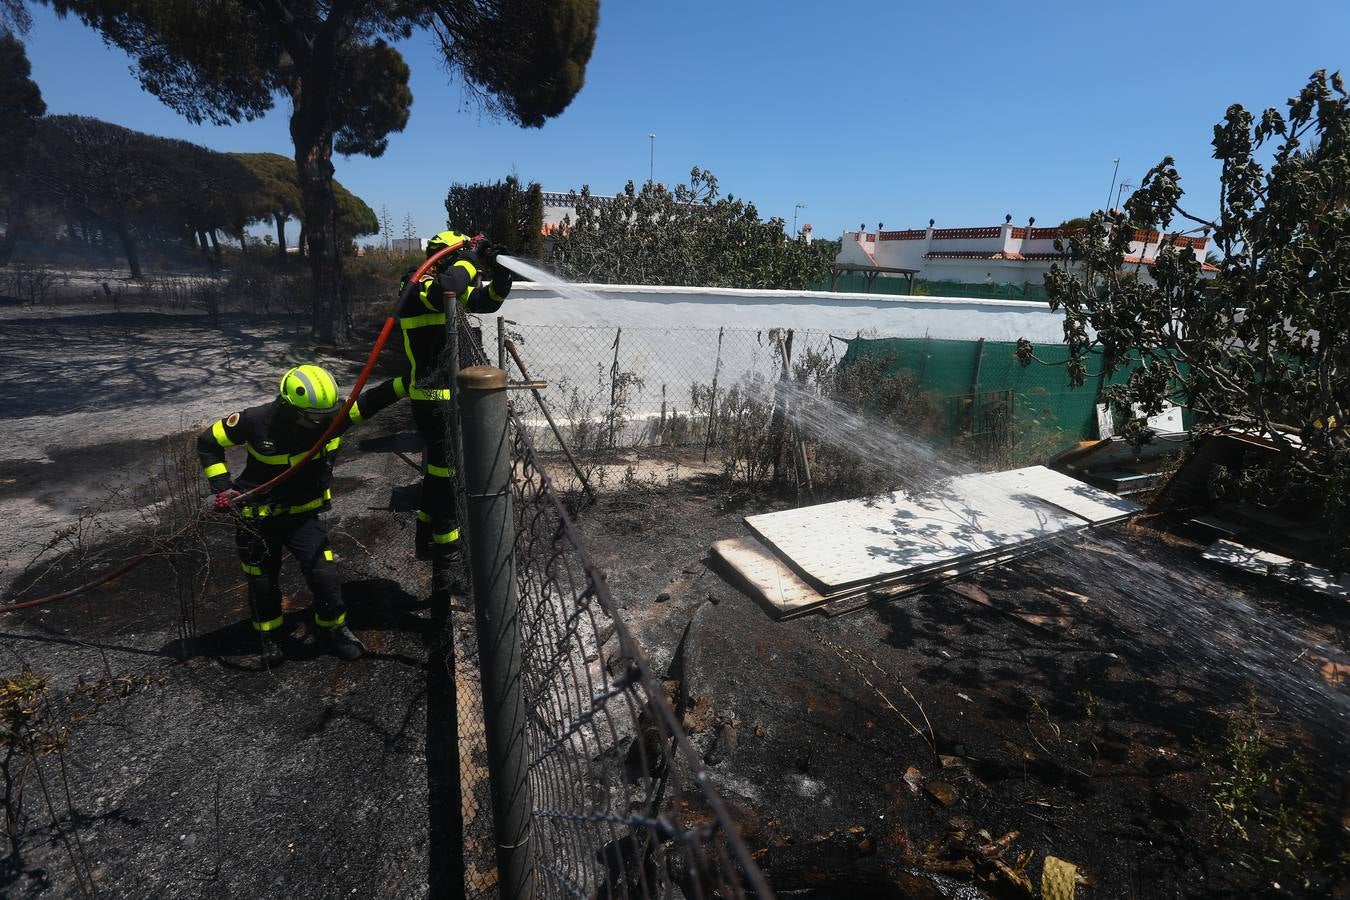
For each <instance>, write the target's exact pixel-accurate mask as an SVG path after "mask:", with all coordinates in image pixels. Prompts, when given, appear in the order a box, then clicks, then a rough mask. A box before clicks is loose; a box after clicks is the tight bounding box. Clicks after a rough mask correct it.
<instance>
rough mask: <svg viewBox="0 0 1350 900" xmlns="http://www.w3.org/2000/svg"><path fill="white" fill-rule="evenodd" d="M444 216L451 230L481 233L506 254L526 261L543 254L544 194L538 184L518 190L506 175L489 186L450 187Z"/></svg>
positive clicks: (511, 177) (457, 185) (514, 180)
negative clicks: (503, 248) (524, 258)
mask: <svg viewBox="0 0 1350 900" xmlns="http://www.w3.org/2000/svg"><path fill="white" fill-rule="evenodd" d="M445 213H446V217H447V220H446V221H447V223H448V224H449V226H450V227H451V228H453V229H455V230H456V231H459V232H461V233H463V234H476V233H479V232H482V233H483V234H486V235H487V236H488V237H490V238H491V239H492V240H493V241H494V242H496V243H498V244H501V245H502V246H503V247H505V248H506V251H507V252H508V253H511V254H514V255H517V256H524V257H528V258H530V259H538V258H539V257H541V256H542V255H543V253H544V192H543V189H541V188H540V187H539V183H538V182H531V183H530V184H529V185H528V186H527V187H521V184H520V181H519V180H518V179H517V178H516V176H514V175H508V176H506V180H505V181H498V182H495V183H493V184H452V185H450V190H449V192H448V193H447V194H446V196H445Z"/></svg>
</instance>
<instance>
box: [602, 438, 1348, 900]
mask: <svg viewBox="0 0 1350 900" xmlns="http://www.w3.org/2000/svg"><path fill="white" fill-rule="evenodd" d="M648 467H649V468H651V464H650V463H649V464H648ZM629 487H630V494H629V495H628V496H625V495H624V494H615V495H612V496H609V497H606V498H604V499H602V500H601V502H600V503H599V505H598V507H597V508H595V509H593V510H591V511H589V512H588V513H587V514H586V515H585V518H584V520H583V526H584V528H585V530H586V533H587V536H588V537H589V538H590V539H591V540H592V542H593V543H594V545H595V546H596V548H597V554H598V556H599V558H600V562H601V564H602V565H603V566H605V567H606V568H607V570H608V571H609V575H610V583H611V585H612V586H613V588H614V592H615V596H616V599H619V600H620V602H621V603H623V604H625V605H626V613H625V614H626V615H627V616H628V619H629V622H630V624H631V625H632V626H633V627H634V628H635V629H636V631H637V633H638V635H639V638H640V640H642V641H643V642H644V643H645V644H647V645H648V646H649V647H650V648H652V653H653V656H654V657H655V659H656V661H657V662H658V663H664V664H666V665H667V666H668V670H667V673H666V674H667V675H669V676H671V677H675V678H679V679H681V681H682V690H683V693H682V696H683V698H684V716H685V722H686V726H687V727H688V728H689V730H690V731H691V733H692V736H693V738H694V740H695V742H696V744H698V746H699V747H700V748H701V750H702V751H703V752H704V754H705V761H707V762H708V763H709V764H710V766H711V771H712V773H713V778H714V780H715V782H716V783H717V785H718V787H719V789H720V790H721V792H722V794H723V796H724V798H725V799H727V800H728V801H730V803H731V804H732V806H733V808H735V809H737V810H738V811H739V814H740V816H741V824H742V828H743V832H744V833H745V836H746V838H747V841H748V842H749V843H750V845H751V847H752V849H756V850H757V855H758V858H759V859H760V862H761V864H762V865H763V866H764V868H765V870H766V873H767V874H768V876H769V878H770V880H771V881H773V882H774V884H775V887H776V888H777V889H779V890H782V891H785V892H787V891H796V890H801V891H804V892H806V893H810V894H814V895H819V896H841V895H845V894H853V893H861V894H863V895H869V896H913V895H923V891H925V890H928V888H924V887H916V885H915V883H914V881H913V879H912V877H911V876H912V875H913V874H915V873H919V874H926V873H941V874H942V875H944V876H947V877H956V878H958V879H960V880H962V881H964V882H969V883H974V884H976V885H978V886H980V887H981V888H982V889H984V890H986V891H990V892H993V893H995V894H1004V895H1008V896H1025V893H1024V892H1023V890H1022V888H1020V887H1019V886H1018V884H1019V879H1018V873H1022V874H1025V876H1026V877H1027V878H1028V879H1029V883H1030V884H1033V885H1035V886H1036V887H1039V885H1040V876H1041V872H1042V867H1043V864H1044V863H1043V861H1044V858H1045V857H1046V856H1047V855H1050V856H1056V857H1059V858H1062V859H1066V860H1068V861H1069V862H1072V863H1074V864H1075V865H1077V866H1078V867H1080V870H1081V873H1082V874H1083V875H1084V876H1085V877H1086V878H1087V879H1088V882H1087V884H1086V885H1085V886H1084V887H1083V888H1082V890H1083V892H1085V895H1088V896H1103V897H1152V896H1166V897H1171V896H1250V895H1253V894H1262V893H1268V894H1272V895H1287V896H1302V895H1306V894H1307V893H1310V892H1312V893H1320V892H1322V891H1332V890H1337V891H1340V892H1341V894H1344V892H1345V891H1346V881H1345V874H1346V873H1345V870H1344V867H1343V864H1342V867H1341V868H1340V869H1336V868H1335V860H1336V857H1337V856H1338V854H1340V853H1343V852H1344V851H1345V850H1346V848H1347V847H1350V840H1348V837H1350V831H1347V829H1348V828H1350V817H1347V816H1348V815H1350V804H1347V797H1348V796H1350V794H1348V793H1347V790H1348V789H1350V783H1348V782H1347V774H1346V768H1345V764H1344V753H1345V747H1346V745H1347V743H1346V742H1347V737H1350V685H1348V684H1347V683H1346V679H1345V675H1346V674H1350V667H1347V665H1346V664H1347V663H1350V653H1348V652H1347V648H1348V647H1350V640H1348V638H1350V633H1348V632H1347V625H1350V615H1348V614H1347V612H1350V611H1346V610H1337V609H1332V608H1328V606H1327V604H1326V603H1325V602H1324V601H1322V600H1319V599H1318V598H1316V597H1313V596H1303V595H1300V594H1293V593H1288V592H1285V591H1283V590H1282V589H1280V588H1278V587H1275V586H1273V585H1270V584H1266V583H1264V582H1262V581H1259V580H1243V579H1235V578H1233V577H1230V576H1228V575H1226V574H1224V573H1223V572H1221V571H1219V570H1218V569H1215V568H1212V567H1211V566H1210V565H1209V564H1207V563H1204V562H1203V561H1201V560H1200V559H1199V553H1200V548H1199V547H1198V546H1196V545H1192V544H1190V543H1189V542H1187V541H1185V540H1183V539H1180V538H1177V537H1175V536H1173V535H1171V534H1169V533H1166V532H1163V531H1159V530H1155V529H1154V528H1153V527H1150V526H1137V525H1134V526H1125V527H1116V528H1113V529H1110V530H1107V531H1103V532H1098V533H1093V534H1088V535H1083V536H1079V537H1075V538H1072V539H1070V540H1068V541H1065V542H1062V543H1061V544H1058V545H1056V546H1053V547H1052V548H1050V549H1049V550H1047V551H1044V552H1042V553H1040V554H1037V555H1036V556H1033V557H1028V558H1025V559H1023V560H1019V561H1016V562H1013V563H1011V564H1008V565H1005V566H1002V567H999V568H996V569H992V570H988V571H986V572H983V573H980V574H978V575H976V576H973V577H971V578H967V579H965V580H963V581H961V582H957V583H953V584H949V585H947V586H944V587H942V588H937V589H934V590H931V591H928V592H924V593H921V594H919V595H916V596H911V597H908V598H904V599H901V600H898V601H894V602H891V603H887V604H883V605H879V606H874V607H872V608H869V609H867V610H864V611H861V612H858V613H855V614H851V615H848V616H843V617H838V618H827V617H824V616H808V617H805V618H801V619H796V620H791V621H787V622H776V621H773V620H772V619H771V618H770V617H769V616H768V615H767V614H766V613H765V612H764V611H763V610H762V609H761V608H760V607H759V606H758V605H757V604H756V603H754V602H752V601H751V600H749V599H747V598H746V597H745V596H743V595H741V594H740V593H739V592H737V591H736V590H735V589H734V588H731V587H728V586H727V585H726V584H724V583H723V582H722V580H721V579H720V578H719V576H718V575H717V574H716V572H715V571H712V570H709V569H707V568H706V567H705V565H704V560H705V553H706V550H707V546H708V544H709V543H710V542H711V541H712V540H714V539H717V538H722V537H732V536H737V535H741V534H743V533H744V526H743V525H742V524H741V522H740V517H741V516H742V515H745V514H747V513H748V512H751V511H757V510H758V509H759V508H762V507H764V506H773V505H775V504H772V503H767V504H765V503H761V502H757V501H749V506H753V507H754V509H751V508H749V506H746V505H738V504H728V503H726V502H725V501H724V500H722V499H721V498H724V497H725V496H726V494H727V491H726V488H725V486H724V485H722V484H721V483H720V481H719V480H718V479H717V478H715V477H711V476H702V477H694V478H692V479H689V480H684V481H678V482H673V483H670V484H667V485H664V486H662V485H660V483H659V479H656V478H650V479H649V480H648V483H647V485H646V486H641V485H638V486H636V491H635V493H636V495H637V496H636V497H634V496H632V494H633V493H634V491H633V490H631V489H633V488H634V485H632V484H631V483H630V485H629ZM1152 524H1159V523H1152ZM1250 691H1255V696H1256V697H1257V698H1258V701H1257V702H1258V708H1259V720H1260V723H1261V727H1262V729H1263V730H1264V731H1265V732H1266V733H1268V734H1269V735H1270V744H1271V750H1270V752H1269V756H1268V757H1267V759H1266V761H1265V762H1264V763H1263V765H1262V769H1263V771H1265V772H1266V773H1269V772H1271V771H1273V770H1274V769H1275V767H1276V765H1277V762H1278V761H1279V760H1282V759H1286V758H1288V756H1289V755H1290V754H1291V753H1292V752H1294V751H1295V750H1297V751H1298V752H1299V753H1301V754H1302V755H1303V756H1304V758H1305V759H1306V761H1307V771H1308V778H1307V781H1308V784H1309V786H1310V787H1309V790H1310V794H1309V796H1308V797H1307V798H1306V799H1307V803H1306V804H1305V807H1308V808H1311V807H1314V806H1315V807H1316V808H1317V810H1318V811H1319V812H1320V818H1319V819H1318V823H1319V824H1318V826H1317V827H1316V828H1310V829H1309V832H1310V836H1313V837H1315V839H1316V840H1318V841H1319V842H1320V849H1318V851H1317V852H1316V853H1315V854H1310V855H1309V857H1308V859H1307V860H1305V861H1304V862H1302V863H1298V864H1296V863H1292V862H1289V861H1288V860H1286V861H1284V862H1283V863H1270V864H1262V863H1261V862H1259V861H1253V859H1252V858H1251V856H1250V855H1249V854H1246V853H1243V852H1240V849H1241V848H1239V847H1237V846H1233V847H1231V848H1229V850H1224V849H1220V848H1218V847H1216V846H1215V844H1216V842H1215V840H1213V839H1211V838H1210V827H1211V824H1212V820H1211V818H1209V816H1208V812H1209V810H1208V807H1209V806H1210V805H1211V801H1210V800H1209V799H1208V797H1209V794H1208V793H1207V788H1206V784H1207V783H1208V782H1209V781H1210V780H1211V777H1212V775H1213V772H1214V770H1212V769H1211V770H1206V769H1205V768H1204V766H1203V765H1202V763H1201V757H1202V756H1203V755H1204V754H1205V753H1206V752H1211V753H1220V752H1222V749H1223V748H1224V747H1225V746H1226V742H1227V738H1226V737H1225V734H1226V728H1227V726H1228V723H1229V722H1230V721H1232V720H1233V719H1234V718H1235V717H1238V716H1240V715H1242V714H1243V712H1244V709H1245V705H1246V698H1247V697H1248V696H1249V692H1250ZM1266 800H1267V801H1268V798H1266ZM1010 834H1011V835H1012V836H1011V837H1008V835H1010ZM999 838H1003V841H1002V842H999ZM1019 863H1020V865H1019ZM1322 867H1327V868H1322ZM1009 870H1011V873H1012V874H1010V872H1009ZM1314 870H1315V871H1314ZM1305 878H1306V880H1307V883H1306V885H1305V884H1304V883H1302V881H1301V879H1305ZM821 885H829V886H828V887H826V888H824V889H822V888H821V887H820V886H821Z"/></svg>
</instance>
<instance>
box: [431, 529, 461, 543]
mask: <svg viewBox="0 0 1350 900" xmlns="http://www.w3.org/2000/svg"><path fill="white" fill-rule="evenodd" d="M457 540H459V529H458V528H456V529H455V530H454V531H446V532H443V533H441V534H433V535H432V536H431V542H432V543H433V544H453V543H454V542H455V541H457Z"/></svg>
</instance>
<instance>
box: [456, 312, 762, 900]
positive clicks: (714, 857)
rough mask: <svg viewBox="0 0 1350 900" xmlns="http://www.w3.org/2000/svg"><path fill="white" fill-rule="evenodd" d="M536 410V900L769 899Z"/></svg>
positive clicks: (520, 546) (470, 762)
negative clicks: (539, 429) (589, 533)
mask: <svg viewBox="0 0 1350 900" xmlns="http://www.w3.org/2000/svg"><path fill="white" fill-rule="evenodd" d="M460 334H461V340H460V349H459V360H458V361H457V364H458V365H460V366H469V365H476V364H487V363H489V359H488V357H487V355H486V354H485V353H484V351H483V343H482V342H481V338H480V337H479V336H478V335H475V334H472V333H471V332H470V330H469V327H468V325H467V323H465V322H463V321H461V329H460ZM487 346H489V347H491V346H492V342H491V339H490V338H489V340H488V341H487ZM491 362H492V363H495V362H496V360H495V359H494V360H492V361H491ZM532 406H533V404H532V403H531V402H530V401H529V395H528V394H523V393H522V394H518V395H516V398H515V400H514V403H513V409H512V411H511V412H510V414H509V416H510V418H509V431H510V438H509V441H510V448H511V461H510V464H511V478H510V482H511V488H510V493H511V497H512V501H513V502H512V505H513V514H512V522H513V539H514V560H515V578H516V589H517V593H518V598H519V604H518V610H519V612H518V617H519V630H520V644H521V651H522V660H523V661H522V665H521V672H520V673H519V674H520V680H521V686H522V689H523V692H524V700H525V703H524V708H525V710H526V719H527V721H526V723H525V734H526V746H527V751H526V753H525V755H524V756H525V766H526V768H527V772H526V773H525V775H526V780H527V782H528V785H529V795H530V798H531V799H530V808H529V819H530V838H529V839H530V841H531V842H532V845H533V847H532V849H533V861H534V878H533V895H534V896H536V897H566V898H621V897H623V898H627V897H635V898H636V897H653V898H655V897H684V898H691V900H692V898H704V897H709V898H710V897H744V896H757V897H770V896H772V895H771V892H770V890H769V887H768V885H767V884H766V882H765V881H764V877H763V875H762V873H761V872H760V870H759V867H758V866H757V865H756V863H755V861H754V859H753V858H752V857H751V855H750V852H749V850H748V848H747V847H746V845H745V843H744V842H743V841H742V840H741V838H740V836H739V835H738V834H737V832H736V830H735V827H734V825H733V823H732V820H731V818H730V816H729V815H728V813H727V810H726V808H725V807H724V805H723V803H722V801H721V799H720V798H719V797H718V795H717V793H716V791H715V790H714V788H713V786H712V785H711V783H710V782H709V781H708V778H707V774H706V772H705V770H704V768H703V763H702V761H701V759H700V758H699V756H698V754H697V753H696V752H695V751H694V749H693V747H692V746H691V745H690V743H689V739H688V737H687V736H686V735H685V734H684V732H683V730H682V729H681V726H680V724H679V718H678V717H677V715H676V712H675V701H674V698H673V697H670V696H668V695H667V694H666V692H665V690H664V689H663V687H662V682H661V680H660V678H659V676H658V673H656V672H655V671H653V669H652V667H651V665H650V663H649V662H648V659H647V656H646V654H645V652H644V651H643V649H642V648H641V647H640V646H639V645H638V643H637V642H636V640H635V639H634V637H633V635H632V633H631V632H630V631H629V629H628V628H627V626H626V625H625V623H624V621H623V619H622V618H621V617H620V615H619V611H618V607H617V605H616V604H615V603H614V600H613V598H612V597H611V595H610V592H609V588H608V586H607V584H606V582H605V577H604V574H603V573H602V572H601V571H600V570H599V569H598V568H597V567H596V566H595V564H594V562H593V559H592V557H591V555H590V553H589V551H588V549H587V547H586V544H585V542H584V540H583V539H582V537H581V534H580V532H579V531H578V530H577V528H576V526H575V525H574V524H573V522H572V520H571V519H570V517H569V514H568V512H567V509H566V507H565V506H564V503H563V501H562V498H561V497H560V495H559V491H558V490H556V489H555V487H554V484H553V481H552V480H551V478H550V476H549V472H548V469H547V468H546V466H545V464H544V463H543V462H542V461H541V459H540V456H539V452H538V450H537V449H536V446H535V443H534V441H533V439H532V433H533V432H534V428H533V427H532V426H531V425H530V424H528V423H527V422H526V420H525V419H524V417H523V415H522V412H523V411H526V410H528V409H529V408H530V407H532ZM454 427H457V425H456V426H454ZM461 521H465V518H461ZM467 540H469V541H472V540H473V536H472V534H470V535H467ZM454 626H455V628H454V630H455V641H454V645H455V648H456V652H455V655H456V657H457V663H458V664H459V665H458V666H457V676H458V678H459V680H461V681H462V680H464V679H465V677H466V675H468V673H469V671H470V669H471V668H472V666H473V665H474V664H475V663H476V659H475V658H474V657H475V654H474V650H473V644H474V640H473V638H472V636H471V634H470V632H471V630H472V628H473V627H474V619H473V618H472V617H470V616H466V615H463V614H462V613H459V614H456V619H455V621H454ZM475 681H476V679H475ZM457 690H458V687H457ZM475 703H476V704H479V707H478V708H477V709H475V706H474V705H475ZM481 703H482V693H481V691H477V690H474V693H473V696H470V697H467V698H466V697H461V699H460V706H461V708H460V711H459V716H458V718H459V728H460V744H461V759H462V760H466V761H467V765H465V764H464V763H462V766H464V767H463V768H462V776H463V777H462V780H461V781H462V785H463V789H464V793H463V804H464V809H465V811H466V817H465V830H464V838H465V874H466V885H465V887H466V893H467V894H468V895H469V896H479V897H481V896H493V895H497V893H498V885H499V881H498V878H497V877H496V875H495V873H494V872H493V860H492V856H491V853H492V850H493V849H494V840H495V839H494V838H493V836H492V835H493V831H492V825H491V823H490V818H491V810H492V804H491V802H490V798H489V790H488V788H489V784H490V778H497V777H498V776H499V773H497V772H492V773H491V774H490V776H489V778H482V777H481V774H482V771H483V769H484V768H485V763H484V762H483V761H484V760H485V758H486V753H485V748H486V741H485V740H483V737H482V736H483V733H484V731H485V729H484V727H483V724H482V723H483V719H482V718H478V719H474V716H475V715H477V716H484V715H485V714H486V712H487V711H485V710H482V708H481ZM473 779H476V780H473Z"/></svg>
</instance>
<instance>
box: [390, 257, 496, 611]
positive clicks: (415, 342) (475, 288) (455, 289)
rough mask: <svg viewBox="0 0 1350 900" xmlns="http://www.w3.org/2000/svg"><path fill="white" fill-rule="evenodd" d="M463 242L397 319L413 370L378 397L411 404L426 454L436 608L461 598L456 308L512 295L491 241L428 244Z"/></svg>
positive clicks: (428, 542)
mask: <svg viewBox="0 0 1350 900" xmlns="http://www.w3.org/2000/svg"><path fill="white" fill-rule="evenodd" d="M460 242H463V247H462V248H461V249H460V250H459V251H458V252H456V253H453V254H451V255H450V256H448V257H446V258H445V259H444V260H442V261H441V262H440V263H439V264H438V266H437V268H438V269H439V271H433V272H428V273H427V274H426V275H425V276H424V277H423V278H422V280H421V282H420V283H419V284H418V285H416V286H415V287H414V288H413V289H412V290H411V291H408V292H407V296H404V297H403V299H402V302H401V303H400V304H399V306H398V309H397V310H396V312H395V315H396V317H397V319H398V324H399V328H400V329H401V330H402V332H403V351H404V354H405V355H406V356H407V358H408V363H407V370H406V373H405V374H404V375H402V376H401V377H398V378H395V379H393V380H392V381H390V382H386V384H384V385H381V386H380V387H378V388H375V389H373V391H379V392H392V396H386V395H385V394H384V393H381V394H380V397H379V400H378V402H379V403H381V404H382V405H387V404H388V403H389V402H392V400H393V399H395V398H397V397H407V398H408V399H409V401H410V402H411V404H412V414H413V421H414V422H415V423H416V426H417V432H418V434H419V435H421V438H422V442H423V444H424V447H425V449H424V451H423V469H424V473H423V476H422V498H421V503H420V505H419V508H418V511H417V530H416V539H415V540H416V552H417V557H418V559H429V560H431V573H432V601H433V602H444V601H445V600H446V599H448V597H449V595H450V594H451V593H453V591H454V590H455V579H456V575H457V570H458V555H459V524H458V515H457V511H456V507H455V491H454V476H455V470H454V467H453V465H452V460H451V452H450V441H449V437H450V436H449V434H448V427H449V424H450V422H451V407H450V404H451V401H452V396H453V394H452V391H451V389H452V388H453V387H454V377H455V375H454V373H453V372H451V371H450V368H451V357H452V355H451V353H450V352H449V347H450V344H449V342H450V341H451V340H454V339H455V338H456V334H457V328H456V319H455V315H454V310H455V307H454V304H456V303H458V304H459V306H460V307H461V308H463V309H464V310H465V311H466V312H471V313H494V312H496V311H497V310H498V309H500V308H501V305H502V301H503V300H505V299H506V295H507V294H508V293H510V291H511V277H512V276H511V272H510V270H509V269H507V268H506V267H505V266H503V265H502V264H501V263H500V262H498V261H497V255H498V253H499V252H500V248H499V247H496V246H494V245H493V244H491V243H489V242H488V241H486V240H485V239H482V238H478V239H470V238H466V237H465V236H464V235H462V234H458V233H457V232H454V231H442V232H441V233H440V234H438V235H436V236H435V237H433V238H431V239H430V240H429V241H427V256H431V255H432V254H434V253H437V252H439V251H441V250H444V249H445V248H446V247H450V246H453V245H455V244H457V243H460ZM412 274H413V273H411V272H409V273H407V274H405V275H404V276H403V280H402V281H401V282H400V283H399V294H400V296H403V293H404V291H405V289H406V288H407V286H408V279H409V278H410V277H411V276H412ZM463 364H464V365H468V363H467V362H465V363H463ZM372 399H374V398H372Z"/></svg>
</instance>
